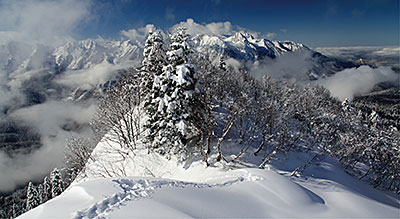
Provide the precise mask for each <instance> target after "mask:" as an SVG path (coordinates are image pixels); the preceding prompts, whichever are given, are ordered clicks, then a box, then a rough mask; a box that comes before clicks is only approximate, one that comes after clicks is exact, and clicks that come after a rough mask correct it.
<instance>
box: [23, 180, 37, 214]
mask: <svg viewBox="0 0 400 219" xmlns="http://www.w3.org/2000/svg"><path fill="white" fill-rule="evenodd" d="M38 205H40V198H39V195H38V192H37V189H36V188H35V186H34V185H33V183H32V182H29V184H28V190H27V193H26V209H27V210H31V209H33V208H35V207H36V206H38Z"/></svg>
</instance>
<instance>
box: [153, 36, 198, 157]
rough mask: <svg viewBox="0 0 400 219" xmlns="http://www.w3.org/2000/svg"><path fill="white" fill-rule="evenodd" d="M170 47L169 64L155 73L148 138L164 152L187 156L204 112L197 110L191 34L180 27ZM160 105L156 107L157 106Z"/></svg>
mask: <svg viewBox="0 0 400 219" xmlns="http://www.w3.org/2000/svg"><path fill="white" fill-rule="evenodd" d="M170 38H171V42H170V49H169V50H168V51H167V61H168V64H167V65H165V66H164V67H163V69H162V70H163V71H162V73H161V75H159V76H157V75H156V76H155V79H154V84H153V90H152V93H153V96H152V98H153V100H152V103H153V106H154V109H153V111H154V113H153V114H149V116H150V118H149V123H150V124H152V127H150V128H149V135H148V136H149V139H150V140H152V148H153V149H154V150H156V151H157V152H159V153H161V154H166V155H167V156H169V155H170V154H178V155H180V157H181V158H182V159H184V157H185V153H186V152H187V151H186V146H187V143H188V141H190V140H191V139H193V138H194V137H195V136H196V135H198V134H199V133H198V132H199V129H198V127H197V126H196V125H195V124H196V123H197V124H199V123H200V122H199V121H200V120H201V119H200V118H201V116H200V115H199V113H197V112H199V110H196V107H195V106H196V94H195V84H196V79H195V77H196V75H195V69H194V65H193V64H191V60H190V57H189V55H190V53H191V49H190V47H189V44H188V39H189V35H187V34H186V31H185V30H184V29H183V28H178V29H177V31H176V32H175V33H174V34H172V35H171V37H170ZM155 107H157V110H155Z"/></svg>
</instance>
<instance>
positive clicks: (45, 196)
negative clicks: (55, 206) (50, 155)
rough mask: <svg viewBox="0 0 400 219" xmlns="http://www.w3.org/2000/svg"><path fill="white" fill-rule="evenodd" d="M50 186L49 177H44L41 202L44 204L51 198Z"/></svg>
mask: <svg viewBox="0 0 400 219" xmlns="http://www.w3.org/2000/svg"><path fill="white" fill-rule="evenodd" d="M51 191H52V185H51V181H50V179H49V177H47V176H45V177H44V180H43V200H42V201H43V202H46V201H48V200H50V199H51V198H52V196H51V194H52V193H51Z"/></svg>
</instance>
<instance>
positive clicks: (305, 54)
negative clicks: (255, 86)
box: [249, 50, 313, 81]
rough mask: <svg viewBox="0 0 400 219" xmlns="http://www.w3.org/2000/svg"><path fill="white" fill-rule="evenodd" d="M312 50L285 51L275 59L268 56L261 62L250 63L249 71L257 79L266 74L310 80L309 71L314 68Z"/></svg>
mask: <svg viewBox="0 0 400 219" xmlns="http://www.w3.org/2000/svg"><path fill="white" fill-rule="evenodd" d="M310 57H311V52H310V51H307V50H304V51H299V52H296V53H289V52H288V53H284V54H282V55H280V56H278V57H276V58H275V59H270V58H266V59H264V60H263V61H261V62H256V63H255V64H254V65H253V64H250V66H249V69H250V70H249V73H250V74H251V75H253V76H254V77H255V78H257V79H261V78H262V77H263V76H264V75H268V76H270V77H273V78H279V79H280V78H285V79H295V80H297V81H308V79H309V77H308V73H309V71H310V69H311V68H312V64H313V63H312V61H311V60H310Z"/></svg>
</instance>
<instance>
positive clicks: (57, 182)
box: [50, 168, 64, 198]
mask: <svg viewBox="0 0 400 219" xmlns="http://www.w3.org/2000/svg"><path fill="white" fill-rule="evenodd" d="M50 181H51V196H52V197H53V198H54V197H56V196H58V195H60V194H61V193H62V192H63V190H64V183H63V181H62V177H61V173H60V171H59V170H58V169H57V168H55V169H54V170H53V171H52V172H51V173H50Z"/></svg>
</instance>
